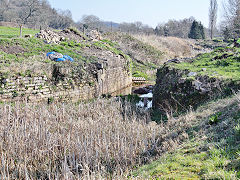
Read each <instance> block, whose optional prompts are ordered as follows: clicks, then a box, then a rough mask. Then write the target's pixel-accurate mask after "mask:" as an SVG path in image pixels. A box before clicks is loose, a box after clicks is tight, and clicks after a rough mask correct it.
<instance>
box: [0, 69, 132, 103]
mask: <svg viewBox="0 0 240 180" xmlns="http://www.w3.org/2000/svg"><path fill="white" fill-rule="evenodd" d="M72 73H73V72H72V67H66V66H64V67H62V66H56V65H52V77H47V76H45V75H43V76H34V77H22V76H13V77H8V78H4V77H1V76H0V101H4V102H5V101H16V100H26V101H30V102H36V101H37V102H39V101H48V102H52V101H69V100H70V101H78V100H87V99H92V98H96V97H99V96H101V95H102V94H112V93H114V92H116V91H118V90H120V89H122V88H124V87H127V86H129V85H131V83H132V77H131V75H129V72H128V71H126V69H125V68H124V67H123V66H122V67H121V66H118V67H116V68H113V67H111V68H110V67H106V68H105V69H104V68H103V69H98V70H97V69H96V72H95V74H91V73H90V74H91V75H88V76H87V77H74V76H72Z"/></svg>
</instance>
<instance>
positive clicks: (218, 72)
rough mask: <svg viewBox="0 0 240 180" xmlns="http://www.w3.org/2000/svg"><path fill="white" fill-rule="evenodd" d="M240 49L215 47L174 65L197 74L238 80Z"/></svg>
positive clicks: (239, 74)
mask: <svg viewBox="0 0 240 180" xmlns="http://www.w3.org/2000/svg"><path fill="white" fill-rule="evenodd" d="M239 62H240V49H239V48H230V47H228V48H217V49H215V50H214V51H213V52H211V53H205V54H202V55H199V56H197V57H196V58H194V59H192V60H191V61H190V62H183V63H180V64H175V65H174V67H176V68H179V69H182V70H185V69H187V70H189V71H191V72H197V74H198V75H207V76H209V77H216V78H219V79H223V80H227V79H229V80H233V81H239V80H240V63H239Z"/></svg>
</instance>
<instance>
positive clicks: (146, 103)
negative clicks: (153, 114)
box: [111, 85, 153, 110]
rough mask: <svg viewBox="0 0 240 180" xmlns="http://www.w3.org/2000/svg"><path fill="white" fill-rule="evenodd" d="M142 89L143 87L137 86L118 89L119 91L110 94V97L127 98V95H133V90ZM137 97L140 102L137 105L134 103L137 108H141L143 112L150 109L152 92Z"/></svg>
mask: <svg viewBox="0 0 240 180" xmlns="http://www.w3.org/2000/svg"><path fill="white" fill-rule="evenodd" d="M145 86H146V85H145ZM142 87H144V86H138V87H136V86H134V87H133V86H129V87H126V88H123V89H120V90H119V91H116V92H114V93H112V94H111V96H118V95H123V96H127V95H129V94H133V91H134V90H135V89H138V88H142ZM138 96H139V97H140V101H139V102H138V103H136V106H137V107H138V108H141V109H144V110H148V109H151V108H152V98H153V93H152V92H150V93H148V94H143V95H138Z"/></svg>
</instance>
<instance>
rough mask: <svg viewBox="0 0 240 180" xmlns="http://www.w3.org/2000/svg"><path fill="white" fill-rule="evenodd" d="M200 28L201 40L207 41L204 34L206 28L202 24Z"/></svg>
mask: <svg viewBox="0 0 240 180" xmlns="http://www.w3.org/2000/svg"><path fill="white" fill-rule="evenodd" d="M199 28H200V33H201V36H202V37H201V39H205V32H204V27H203V25H202V23H200V25H199Z"/></svg>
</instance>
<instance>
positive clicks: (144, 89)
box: [133, 88, 150, 94]
mask: <svg viewBox="0 0 240 180" xmlns="http://www.w3.org/2000/svg"><path fill="white" fill-rule="evenodd" d="M133 92H134V93H135V94H148V93H149V92H150V90H149V89H147V88H139V89H136V90H134V91H133Z"/></svg>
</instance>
